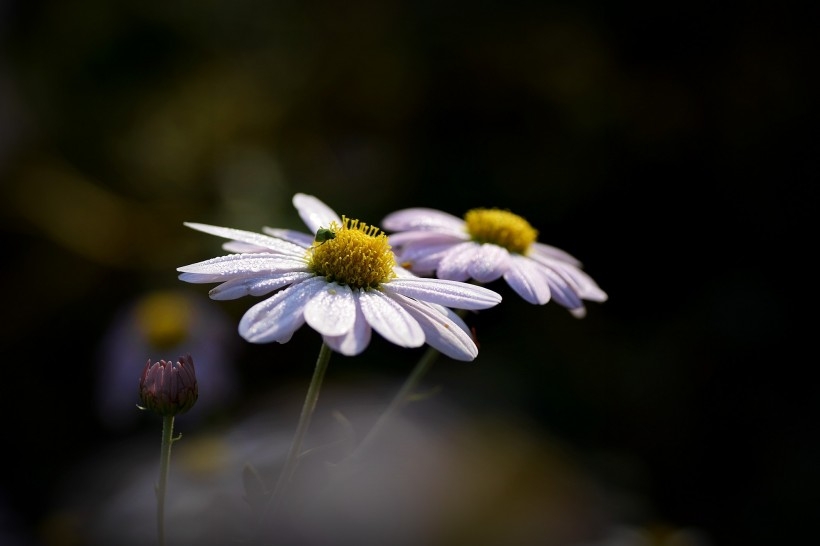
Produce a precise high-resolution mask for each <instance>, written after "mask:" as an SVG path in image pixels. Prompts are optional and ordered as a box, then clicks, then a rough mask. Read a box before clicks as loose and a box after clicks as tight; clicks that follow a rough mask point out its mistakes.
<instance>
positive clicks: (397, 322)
mask: <svg viewBox="0 0 820 546" xmlns="http://www.w3.org/2000/svg"><path fill="white" fill-rule="evenodd" d="M356 294H357V295H358V298H359V304H360V305H361V309H362V313H363V314H364V317H365V318H366V319H367V323H368V324H370V326H371V327H372V328H373V329H374V330H376V331H377V332H378V333H379V334H380V335H381V336H382V337H384V338H385V339H386V340H388V341H390V342H391V343H395V344H396V345H398V346H400V347H419V346H420V345H423V344H424V331H423V330H422V329H421V326H419V323H418V322H417V321H416V319H414V318H413V317H412V316H411V315H410V313H408V312H407V311H405V310H404V309H403V308H402V307H401V305H399V304H398V303H397V302H396V301H395V300H393V299H391V298H389V297H388V296H386V295H384V294H382V293H381V292H379V291H378V290H360V291H358V292H356Z"/></svg>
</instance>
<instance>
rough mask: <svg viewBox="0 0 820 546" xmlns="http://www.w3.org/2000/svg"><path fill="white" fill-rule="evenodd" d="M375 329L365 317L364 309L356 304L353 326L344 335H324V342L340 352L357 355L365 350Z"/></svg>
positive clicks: (346, 354)
mask: <svg viewBox="0 0 820 546" xmlns="http://www.w3.org/2000/svg"><path fill="white" fill-rule="evenodd" d="M372 332H373V330H372V329H371V328H370V325H369V324H368V323H367V319H365V318H364V315H363V314H362V310H361V309H360V308H359V306H358V305H357V306H356V321H355V322H354V323H353V328H351V329H350V331H349V332H347V333H346V334H344V335H342V336H324V337H323V339H324V342H325V343H327V344H328V346H329V347H330V348H331V349H333V350H334V351H336V352H338V353H342V354H343V355H345V356H356V355H357V354H359V353H361V352H362V351H364V350H365V349H366V348H367V346H368V345H369V344H370V336H371V333H372Z"/></svg>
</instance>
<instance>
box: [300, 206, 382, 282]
mask: <svg viewBox="0 0 820 546" xmlns="http://www.w3.org/2000/svg"><path fill="white" fill-rule="evenodd" d="M320 231H321V232H322V234H321V237H317V239H316V240H314V242H313V245H311V247H310V248H309V249H308V259H309V267H310V269H311V270H312V271H313V272H314V273H316V275H319V276H323V277H326V278H327V280H328V281H329V282H337V283H339V284H346V285H348V286H350V287H351V288H377V287H378V286H379V285H380V284H382V283H385V282H387V281H389V280H390V279H392V278H393V277H395V273H393V267H395V265H396V259H395V257H394V256H393V251H392V250H391V247H390V244H388V242H387V235H385V234H384V233H383V232H382V231H381V230H380V229H379V228H378V227H376V226H371V225H368V224H365V223H364V222H360V221H359V220H355V219H350V218H347V217H345V216H342V225H341V226H339V225H338V224H337V223H335V222H334V223H332V224H331V225H330V226H329V227H327V228H322V229H321V230H320ZM328 232H330V233H328ZM331 233H332V235H331ZM319 239H321V241H319Z"/></svg>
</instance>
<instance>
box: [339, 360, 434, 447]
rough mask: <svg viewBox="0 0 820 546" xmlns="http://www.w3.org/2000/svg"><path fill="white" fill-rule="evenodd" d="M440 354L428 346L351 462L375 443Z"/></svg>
mask: <svg viewBox="0 0 820 546" xmlns="http://www.w3.org/2000/svg"><path fill="white" fill-rule="evenodd" d="M439 354H440V353H439V352H438V351H437V350H436V349H434V348H433V347H429V346H428V347H427V350H426V351H425V353H424V354H423V355H422V356H421V358H420V359H419V361H418V362H417V363H416V367H415V368H413V371H411V372H410V375H408V376H407V379H405V380H404V384H402V386H401V388H400V389H399V392H397V393H396V396H394V397H393V400H391V401H390V405H388V406H387V408H386V409H385V410H384V412H383V413H382V414H381V415H380V416H379V418H378V420H376V424H374V425H373V428H371V429H370V431H369V432H368V433H367V435H366V436H365V437H364V439H363V440H362V441H361V443H360V444H359V445H358V447H356V449H355V450H354V451H353V453H351V455H350V457H349V461H350V462H354V461H355V460H356V459H358V458H359V457H361V456H362V454H363V453H364V452H365V451H367V449H368V448H369V447H370V445H371V444H372V443H373V440H374V438H376V437H377V436H378V435H379V433H380V432H381V431H382V430H383V429H384V427H385V426H386V425H387V423H388V422H389V421H390V419H392V418H393V415H394V414H395V413H396V412H398V411H399V409H401V407H402V406H403V405H404V403H405V402H407V399H408V398H409V397H410V395H411V394H412V393H413V391H414V390H416V388H417V387H418V386H419V383H421V379H422V378H423V377H424V375H425V374H426V373H427V372H428V371H429V370H430V368H431V367H432V366H433V362H435V360H436V358H437V357H438V355H439Z"/></svg>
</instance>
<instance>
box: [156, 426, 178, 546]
mask: <svg viewBox="0 0 820 546" xmlns="http://www.w3.org/2000/svg"><path fill="white" fill-rule="evenodd" d="M173 434H174V416H173V415H168V416H164V417H163V418H162V446H161V448H160V456H159V483H158V484H157V488H156V494H157V542H158V543H159V546H165V490H166V489H167V486H168V469H169V468H170V466H171V444H173V443H174V438H173Z"/></svg>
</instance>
